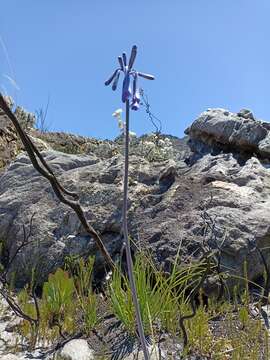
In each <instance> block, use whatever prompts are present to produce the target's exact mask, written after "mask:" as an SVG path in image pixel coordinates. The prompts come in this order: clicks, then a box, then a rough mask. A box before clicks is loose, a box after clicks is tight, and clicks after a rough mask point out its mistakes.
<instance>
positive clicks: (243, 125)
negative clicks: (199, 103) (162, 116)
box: [185, 109, 270, 158]
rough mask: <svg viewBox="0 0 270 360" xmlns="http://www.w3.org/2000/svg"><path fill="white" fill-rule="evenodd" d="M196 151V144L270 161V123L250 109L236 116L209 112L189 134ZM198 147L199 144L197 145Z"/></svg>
mask: <svg viewBox="0 0 270 360" xmlns="http://www.w3.org/2000/svg"><path fill="white" fill-rule="evenodd" d="M185 133H186V134H187V135H189V137H190V139H191V143H192V142H193V146H195V147H196V141H199V142H203V143H204V144H208V145H210V146H214V145H216V146H220V148H223V149H230V148H233V149H234V150H235V151H239V152H242V153H243V152H247V153H251V154H252V153H255V154H257V155H258V156H260V157H262V158H270V123H267V122H263V121H260V120H257V119H255V117H254V116H253V114H252V112H251V111H249V110H246V109H243V110H241V111H239V112H238V113H232V112H229V111H227V110H224V109H208V110H207V111H205V112H203V113H202V114H201V115H200V116H199V117H198V119H196V120H195V121H194V122H193V124H192V125H191V126H190V127H189V128H188V129H187V130H186V131H185ZM197 146H198V144H197Z"/></svg>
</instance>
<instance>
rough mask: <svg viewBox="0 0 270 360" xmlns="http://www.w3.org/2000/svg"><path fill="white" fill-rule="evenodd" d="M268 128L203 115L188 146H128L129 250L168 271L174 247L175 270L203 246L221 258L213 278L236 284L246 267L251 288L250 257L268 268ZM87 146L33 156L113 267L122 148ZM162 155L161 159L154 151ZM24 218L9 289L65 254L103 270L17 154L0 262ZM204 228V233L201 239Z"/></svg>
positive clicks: (247, 118)
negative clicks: (86, 257) (77, 206)
mask: <svg viewBox="0 0 270 360" xmlns="http://www.w3.org/2000/svg"><path fill="white" fill-rule="evenodd" d="M226 120H227V121H226ZM268 127H269V124H268V123H264V122H261V121H257V120H255V119H254V116H253V115H252V114H251V112H248V111H245V110H242V111H241V112H239V113H238V114H233V113H230V112H228V111H225V110H220V109H213V110H209V111H207V112H205V113H203V114H202V115H201V116H200V117H199V118H198V119H197V120H195V122H194V123H193V124H192V125H191V127H190V128H189V129H188V131H187V132H188V135H189V137H186V138H184V139H178V138H175V137H169V136H167V137H165V136H163V140H162V139H161V140H162V141H163V142H162V141H161V142H160V144H161V146H160V147H159V148H158V149H157V151H154V152H153V145H151V143H153V142H154V143H155V141H154V140H153V136H148V137H147V136H145V137H142V138H136V139H134V140H132V144H131V158H130V181H129V185H130V187H129V215H128V218H129V230H130V235H131V237H132V239H133V241H134V242H135V244H136V247H139V248H143V249H147V250H150V252H151V253H152V256H153V258H154V259H155V261H156V263H157V264H158V265H160V266H162V267H164V268H165V270H168V271H169V270H170V267H171V264H172V263H173V262H174V260H175V256H176V253H177V251H178V249H179V247H181V252H180V253H181V256H182V259H183V261H190V259H194V260H196V259H197V258H198V257H199V256H200V255H201V254H202V244H204V243H205V241H208V243H209V244H210V245H211V246H212V248H217V247H220V248H221V267H222V270H226V271H228V272H230V273H231V274H234V275H237V276H242V275H243V266H244V262H245V261H247V264H248V276H249V278H250V279H252V280H258V279H259V278H261V277H262V275H263V272H264V266H263V262H262V259H261V257H260V254H259V252H258V250H257V249H256V247H257V248H260V249H262V251H263V254H264V256H265V258H266V260H267V262H268V263H269V264H270V250H269V239H270V220H269V216H268V209H269V205H270V174H269V172H270V164H269V162H268V155H267V151H266V150H265V148H264V151H262V150H260V149H261V144H262V143H263V142H266V141H267V138H268V136H269V131H270V130H269V129H268ZM269 128H270V127H269ZM239 129H242V131H240V130H239ZM166 138H167V139H168V140H166ZM43 141H45V142H46V139H45V137H43ZM169 142H170V145H169V146H168V143H169ZM86 143H87V141H86ZM88 143H89V144H92V145H91V146H90V147H89V148H85V149H86V150H85V152H86V153H85V154H78V153H77V154H66V153H63V152H60V151H55V150H45V151H43V156H44V157H45V159H46V160H47V161H48V162H49V163H50V165H51V167H52V168H53V169H54V171H55V173H56V174H57V176H58V178H59V180H60V181H61V182H62V183H63V185H64V186H65V187H66V188H68V189H69V190H72V191H74V190H75V191H77V192H78V193H79V195H80V198H81V204H82V206H83V208H84V210H85V213H86V216H87V218H88V220H89V221H90V223H91V225H92V226H93V227H94V228H95V229H96V230H97V231H98V232H99V234H100V235H101V237H102V239H103V241H104V242H105V244H106V246H107V248H108V250H109V252H110V253H111V255H112V257H113V258H117V256H118V255H119V253H120V252H121V248H122V234H121V212H122V188H123V181H122V180H123V144H122V138H121V137H120V138H118V139H117V140H116V141H115V142H108V141H107V142H106V141H104V142H102V141H100V142H98V143H96V144H94V142H93V141H92V140H91V141H90V140H89V141H88ZM93 144H94V145H95V146H94V145H93ZM166 144H167V145H166ZM162 146H164V147H165V146H167V149H168V148H170V151H169V150H165V151H161V149H162ZM146 148H147V149H148V150H147V151H146V150H145V149H146ZM87 149H88V150H87ZM109 149H110V151H108V150H109ZM112 149H113V151H111V150H112ZM149 149H150V150H149ZM151 149H152V150H151ZM154 149H155V148H154ZM150 151H152V153H151V156H149V154H150ZM164 154H166V156H164ZM168 154H169V155H170V156H168ZM33 215H34V218H33V222H32V231H31V237H30V240H31V243H30V244H29V245H28V246H26V247H24V248H22V250H21V252H20V253H19V254H18V256H17V257H16V260H15V261H14V262H13V264H12V271H16V273H17V281H18V283H19V284H23V283H24V282H25V281H27V279H29V278H30V276H31V268H32V267H33V266H36V267H37V268H39V269H40V279H41V281H43V280H44V279H45V278H46V276H47V275H48V273H49V272H51V271H53V270H54V269H55V268H56V267H57V266H61V265H63V263H64V261H65V257H66V256H67V255H71V254H96V255H97V264H96V266H97V269H98V268H99V267H100V266H103V265H104V259H103V258H102V256H101V255H100V254H99V253H97V249H96V246H95V244H94V242H93V239H91V238H90V237H89V236H88V235H87V234H86V233H85V232H84V230H83V229H82V227H81V225H80V223H79V221H78V219H77V217H76V215H75V214H74V213H73V211H72V210H71V209H69V208H68V207H67V206H65V205H63V204H61V203H59V201H58V199H57V198H56V196H55V195H54V193H53V191H52V189H51V187H50V185H49V183H48V182H47V181H46V180H45V179H44V178H42V177H41V176H40V175H39V174H38V173H37V172H36V171H35V170H34V169H33V167H32V165H31V163H30V160H29V159H28V157H27V155H26V154H25V153H22V154H20V155H19V156H18V157H17V158H16V159H15V160H14V161H13V162H12V163H11V165H10V166H9V167H8V168H7V169H6V170H5V172H4V173H3V174H2V175H1V178H0V237H1V239H2V241H3V243H4V250H5V251H4V253H5V257H6V258H8V257H9V258H10V257H12V255H13V254H14V253H15V251H16V249H17V248H18V246H19V245H20V244H21V241H22V238H23V225H25V226H26V227H27V225H28V224H29V222H30V219H31V217H32V216H33ZM209 221H210V222H212V224H213V225H214V226H213V227H212V232H211V233H209V232H208V233H207V234H206V233H205V229H206V226H207V222H209ZM136 247H134V249H136Z"/></svg>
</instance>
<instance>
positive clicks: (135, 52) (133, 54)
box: [128, 45, 137, 70]
mask: <svg viewBox="0 0 270 360" xmlns="http://www.w3.org/2000/svg"><path fill="white" fill-rule="evenodd" d="M136 55H137V46H136V45H134V46H133V47H132V50H131V54H130V58H129V63H128V70H131V69H132V66H133V65H134V61H135V59H136Z"/></svg>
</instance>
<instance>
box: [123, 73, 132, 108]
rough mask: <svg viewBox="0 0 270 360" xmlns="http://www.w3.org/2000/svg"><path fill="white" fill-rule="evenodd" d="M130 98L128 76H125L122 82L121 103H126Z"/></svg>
mask: <svg viewBox="0 0 270 360" xmlns="http://www.w3.org/2000/svg"><path fill="white" fill-rule="evenodd" d="M130 97H131V87H130V74H129V73H127V74H126V75H125V78H124V81H123V90H122V101H123V102H126V101H127V100H129V99H130Z"/></svg>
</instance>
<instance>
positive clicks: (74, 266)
mask: <svg viewBox="0 0 270 360" xmlns="http://www.w3.org/2000/svg"><path fill="white" fill-rule="evenodd" d="M93 266H94V258H93V257H89V258H88V259H86V260H83V259H81V258H80V259H76V258H67V259H66V265H65V267H64V268H63V269H61V268H59V269H57V270H56V271H55V272H54V273H53V274H50V275H49V277H48V280H47V281H46V282H45V283H44V285H43V289H42V294H41V295H40V297H39V298H38V299H37V301H38V307H36V306H35V304H34V302H33V298H32V290H33V289H31V286H32V285H31V284H28V285H27V286H26V287H25V288H24V289H22V290H20V291H19V293H17V295H16V296H17V302H18V304H19V306H20V307H21V309H22V310H23V312H24V313H25V314H27V315H28V316H29V317H32V318H36V317H38V319H39V321H38V326H36V324H34V323H31V322H29V321H27V320H26V319H23V320H22V321H21V322H20V324H19V325H18V327H17V333H18V336H19V338H20V341H18V343H21V344H24V345H27V347H29V348H30V349H34V348H35V347H36V346H37V345H38V346H47V347H48V346H53V344H57V343H58V344H59V342H61V341H64V340H65V339H69V338H72V337H74V336H77V335H78V334H79V336H84V337H85V336H87V337H89V338H91V336H93V335H94V334H99V333H100V334H101V333H102V329H103V328H104V326H106V325H105V319H106V318H108V317H110V318H111V319H113V320H114V322H115V324H116V325H117V327H118V328H119V329H121V330H122V331H123V332H124V333H125V334H126V335H125V336H126V337H127V338H130V339H132V338H133V339H135V338H136V321H135V316H134V306H133V302H132V296H131V290H130V285H129V281H128V278H127V276H126V275H125V274H123V272H122V271H121V269H120V265H119V266H117V268H116V269H115V270H114V271H113V273H112V274H111V276H108V277H107V278H108V280H107V281H106V283H104V284H103V286H102V291H101V289H100V287H99V289H98V288H95V289H93V286H92V280H93V279H92V275H93ZM206 268H207V261H206V260H205V259H203V260H202V261H201V262H198V263H197V264H189V265H187V264H182V263H181V262H180V259H179V256H178V257H177V259H176V261H175V264H174V267H173V269H172V272H171V274H170V275H168V274H165V273H164V272H163V271H162V270H160V269H157V268H156V267H155V265H154V263H153V261H152V260H151V257H150V256H149V254H145V253H139V254H138V255H137V257H136V259H135V264H134V275H135V280H136V286H137V291H138V298H139V303H140V310H141V314H142V320H143V326H144V331H145V334H146V337H147V338H149V339H151V342H153V343H158V342H159V341H160V338H161V337H162V335H164V334H167V335H169V337H170V338H171V339H173V341H174V343H175V344H183V339H184V338H183V329H182V327H181V317H185V316H186V317H187V315H188V314H192V313H193V306H196V312H195V313H194V314H193V315H192V316H190V318H187V319H186V320H185V321H184V322H183V324H184V329H185V330H184V331H186V333H187V339H188V342H187V344H186V346H185V347H184V349H183V347H182V348H181V350H179V355H180V353H181V355H182V356H184V357H183V358H185V356H186V358H187V357H188V356H189V355H191V354H192V355H198V356H199V355H200V356H204V357H205V358H206V359H220V360H223V359H254V360H255V359H256V360H257V359H267V358H268V357H269V335H268V331H267V329H266V328H265V325H264V323H263V322H262V320H261V319H260V317H259V316H257V317H256V316H254V314H253V313H252V311H251V309H252V307H251V301H250V298H249V293H248V292H247V291H248V280H247V279H245V283H246V288H244V290H242V291H240V290H239V291H238V290H237V289H235V292H234V297H233V299H231V300H228V299H227V300H226V299H222V300H219V301H217V299H216V298H215V297H213V298H211V299H207V302H205V299H204V294H203V291H202V289H201V287H200V289H199V291H198V292H197V294H196V305H194V304H195V297H193V300H194V303H192V301H193V300H192V290H190V289H196V288H197V285H198V284H200V281H201V279H202V277H203V276H204V273H205V271H206ZM102 294H103V295H102ZM254 308H256V307H254ZM37 309H38V312H39V314H37V313H36V312H37ZM259 309H260V305H259V304H257V310H258V314H259ZM253 312H254V311H253ZM17 350H18V349H17ZM107 350H108V349H107ZM103 358H106V356H105V357H103ZM108 359H109V357H108Z"/></svg>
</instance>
